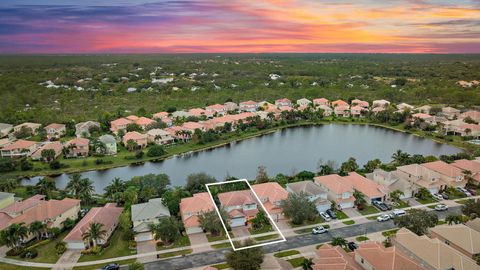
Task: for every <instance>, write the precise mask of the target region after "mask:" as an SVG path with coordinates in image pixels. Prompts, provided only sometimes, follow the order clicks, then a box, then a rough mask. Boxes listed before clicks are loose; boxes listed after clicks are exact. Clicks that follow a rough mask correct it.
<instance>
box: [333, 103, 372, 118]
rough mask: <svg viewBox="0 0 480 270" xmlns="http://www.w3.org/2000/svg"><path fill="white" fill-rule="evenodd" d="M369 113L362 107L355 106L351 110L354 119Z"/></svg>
mask: <svg viewBox="0 0 480 270" xmlns="http://www.w3.org/2000/svg"><path fill="white" fill-rule="evenodd" d="M336 108H338V107H336ZM367 111H368V109H365V108H364V107H361V106H353V107H351V108H350V114H351V115H352V116H353V117H363V116H364V113H366V112H367Z"/></svg>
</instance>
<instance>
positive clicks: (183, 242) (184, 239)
mask: <svg viewBox="0 0 480 270" xmlns="http://www.w3.org/2000/svg"><path fill="white" fill-rule="evenodd" d="M186 246H190V238H188V235H182V236H181V237H180V238H178V239H177V241H175V242H173V244H171V245H168V246H164V245H162V242H158V243H157V245H156V247H157V251H160V250H167V249H172V248H179V247H186Z"/></svg>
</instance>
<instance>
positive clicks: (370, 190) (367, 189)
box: [343, 172, 389, 204]
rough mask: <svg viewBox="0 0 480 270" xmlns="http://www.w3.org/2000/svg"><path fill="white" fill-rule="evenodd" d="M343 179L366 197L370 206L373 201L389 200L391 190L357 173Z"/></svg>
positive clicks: (351, 173) (349, 174)
mask: <svg viewBox="0 0 480 270" xmlns="http://www.w3.org/2000/svg"><path fill="white" fill-rule="evenodd" d="M343 178H344V179H346V180H347V181H349V182H350V184H351V185H352V186H353V189H355V190H357V191H359V192H361V193H362V194H363V195H365V199H366V201H367V203H368V204H371V203H372V202H373V201H385V200H386V199H387V196H388V193H389V190H388V188H387V187H386V186H384V185H381V184H378V183H376V182H374V181H372V180H370V179H367V178H365V177H363V176H361V175H360V174H358V173H356V172H350V173H348V175H347V176H344V177H343Z"/></svg>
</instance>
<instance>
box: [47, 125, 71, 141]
mask: <svg viewBox="0 0 480 270" xmlns="http://www.w3.org/2000/svg"><path fill="white" fill-rule="evenodd" d="M45 132H46V133H47V139H49V140H51V139H59V138H60V137H62V136H64V135H65V133H66V132H67V128H66V126H65V125H64V124H58V123H52V124H50V125H48V126H46V127H45Z"/></svg>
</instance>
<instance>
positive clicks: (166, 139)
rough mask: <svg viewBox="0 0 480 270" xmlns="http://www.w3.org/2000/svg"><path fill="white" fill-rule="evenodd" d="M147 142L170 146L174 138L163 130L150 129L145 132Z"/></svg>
mask: <svg viewBox="0 0 480 270" xmlns="http://www.w3.org/2000/svg"><path fill="white" fill-rule="evenodd" d="M147 140H148V142H149V143H154V144H162V145H164V144H172V143H173V142H174V140H175V139H174V138H173V136H172V135H170V133H168V132H167V131H165V130H163V129H158V128H156V129H151V130H149V131H148V132H147Z"/></svg>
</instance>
